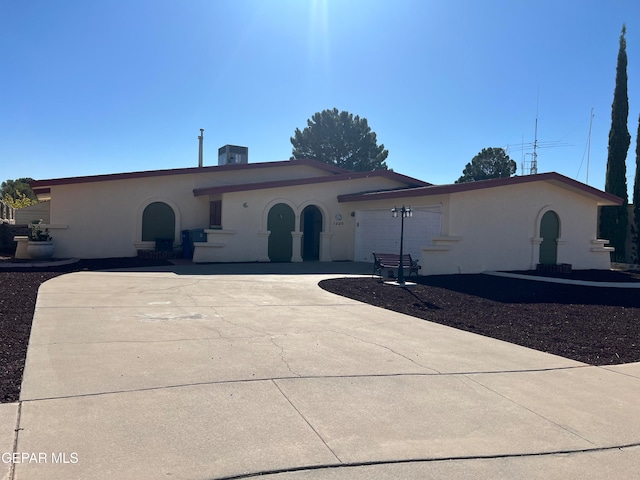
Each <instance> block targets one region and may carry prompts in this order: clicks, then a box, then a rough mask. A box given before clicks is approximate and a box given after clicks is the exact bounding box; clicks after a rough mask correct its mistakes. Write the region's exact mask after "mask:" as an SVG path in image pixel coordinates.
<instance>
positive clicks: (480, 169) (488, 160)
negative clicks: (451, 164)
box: [456, 147, 517, 183]
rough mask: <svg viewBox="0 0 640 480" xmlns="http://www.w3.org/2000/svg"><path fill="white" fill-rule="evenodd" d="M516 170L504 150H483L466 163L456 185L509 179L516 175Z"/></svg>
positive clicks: (514, 163)
mask: <svg viewBox="0 0 640 480" xmlns="http://www.w3.org/2000/svg"><path fill="white" fill-rule="evenodd" d="M516 168H517V165H516V162H514V161H513V160H511V158H509V155H507V152H506V151H505V150H504V148H491V147H490V148H483V149H482V151H481V152H480V153H478V154H477V155H476V156H475V157H473V158H472V159H471V162H469V163H467V166H466V167H464V170H463V171H462V176H461V177H460V178H459V179H458V180H456V183H466V182H477V181H478V180H488V179H490V178H503V177H510V176H511V175H513V174H514V173H516Z"/></svg>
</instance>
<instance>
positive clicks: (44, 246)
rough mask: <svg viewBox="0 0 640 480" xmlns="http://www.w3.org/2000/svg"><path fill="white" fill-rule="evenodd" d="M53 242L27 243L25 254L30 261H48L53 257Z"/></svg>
mask: <svg viewBox="0 0 640 480" xmlns="http://www.w3.org/2000/svg"><path fill="white" fill-rule="evenodd" d="M53 251H54V250H53V242H52V241H51V240H49V241H47V242H29V244H28V245H27V252H28V253H29V257H31V259H32V260H49V259H50V258H51V257H53Z"/></svg>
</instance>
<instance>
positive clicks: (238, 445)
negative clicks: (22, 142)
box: [0, 264, 640, 480]
mask: <svg viewBox="0 0 640 480" xmlns="http://www.w3.org/2000/svg"><path fill="white" fill-rule="evenodd" d="M354 267H356V268H358V267H359V266H358V265H357V264H351V265H349V264H344V266H342V267H332V268H331V270H335V269H336V268H342V269H344V270H345V271H346V270H348V269H353V268H354ZM360 267H361V268H362V269H361V270H360V271H363V272H368V270H364V267H362V266H360ZM221 268H222V269H223V270H224V267H220V266H197V267H189V266H179V267H175V268H174V269H173V270H174V271H155V272H154V271H146V272H133V273H132V272H109V273H106V272H99V273H97V272H82V273H74V274H69V275H65V276H61V277H57V278H55V279H53V280H50V281H49V282H47V283H45V284H44V285H43V286H42V287H41V289H40V292H39V295H38V302H37V306H36V313H35V318H34V323H33V329H32V332H31V341H30V344H29V350H28V357H27V365H26V369H25V374H24V381H23V386H22V393H21V401H20V402H19V403H16V404H6V405H0V425H3V426H4V427H3V428H2V430H3V431H0V451H1V452H16V453H17V455H18V458H17V459H16V458H14V459H13V460H18V461H19V463H18V462H15V461H13V462H6V461H5V460H7V456H4V458H3V463H0V478H8V479H10V480H15V479H19V480H23V479H28V480H38V479H47V480H52V479H65V480H68V479H115V478H117V479H136V480H145V479H154V480H155V479H159V478H171V479H207V480H208V479H223V478H226V479H229V478H248V477H249V476H253V475H255V474H258V473H266V475H265V477H261V478H271V479H278V480H292V479H344V480H347V479H371V478H376V479H383V480H384V479H424V478H446V479H456V478H460V479H461V478H465V479H467V478H469V479H471V478H473V479H495V478H505V479H507V478H508V479H512V478H540V479H543V478H544V479H563V480H564V479H571V478H580V479H591V478H593V479H602V478H617V479H626V478H637V477H638V475H640V365H638V364H631V365H625V366H619V367H607V368H598V367H591V366H587V365H584V364H581V363H578V362H575V361H571V360H567V359H564V358H560V357H557V356H553V355H548V354H544V353H541V352H537V351H534V350H529V349H526V348H523V347H518V346H515V345H512V344H508V343H505V342H501V341H498V340H494V339H490V338H487V337H482V336H478V335H474V334H471V333H467V332H463V331H459V330H455V329H452V328H448V327H444V326H441V325H437V324H432V323H429V322H426V321H423V320H420V319H416V318H413V317H408V316H405V315H401V314H398V313H394V312H390V311H386V310H383V309H380V308H376V307H372V306H369V305H364V304H361V303H358V302H355V301H353V300H349V299H346V298H342V297H339V296H335V295H332V294H330V293H328V292H325V291H323V290H321V289H320V288H319V287H318V286H317V283H318V281H319V280H321V279H323V278H328V277H331V276H335V275H336V273H337V270H335V271H332V272H330V273H317V274H306V275H300V274H295V272H294V271H289V272H288V273H287V272H282V273H279V274H275V273H272V274H263V275H255V274H252V273H258V271H247V272H246V274H243V275H233V274H222V273H225V272H224V271H221V270H220V269H221ZM246 268H247V269H248V270H250V267H249V266H247V267H246ZM251 268H254V269H255V268H256V267H255V266H254V267H251ZM264 268H274V266H270V267H264ZM296 268H300V267H296ZM323 268H327V267H323ZM156 270H158V269H156ZM159 270H163V269H159ZM164 270H168V269H166V268H165V269H164ZM212 273H219V275H211V274H212ZM227 273H230V272H227ZM389 288H395V287H389ZM14 429H15V430H16V431H17V433H16V432H14ZM23 454H24V456H23ZM27 457H28V458H27ZM65 462H66V463H65Z"/></svg>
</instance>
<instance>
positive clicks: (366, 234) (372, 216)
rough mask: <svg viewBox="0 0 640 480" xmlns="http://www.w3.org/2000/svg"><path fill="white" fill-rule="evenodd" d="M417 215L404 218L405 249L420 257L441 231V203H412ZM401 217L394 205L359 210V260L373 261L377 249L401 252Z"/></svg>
mask: <svg viewBox="0 0 640 480" xmlns="http://www.w3.org/2000/svg"><path fill="white" fill-rule="evenodd" d="M411 210H412V211H413V217H411V218H405V219H404V247H403V249H404V253H410V254H411V256H412V257H413V259H414V260H420V257H421V255H422V247H423V246H428V245H431V244H432V242H431V239H432V238H433V237H437V236H439V235H440V215H441V208H440V206H432V207H412V208H411ZM400 223H401V219H400V217H398V218H393V217H392V216H391V209H385V210H358V211H356V245H355V260H356V261H358V262H373V255H372V253H373V252H380V253H400Z"/></svg>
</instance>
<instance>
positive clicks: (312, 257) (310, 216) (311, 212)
mask: <svg viewBox="0 0 640 480" xmlns="http://www.w3.org/2000/svg"><path fill="white" fill-rule="evenodd" d="M300 231H301V232H302V259H303V260H305V261H317V260H319V259H320V232H322V212H321V211H320V209H319V208H318V207H316V206H315V205H309V206H308V207H306V208H305V209H304V210H303V211H302V216H301V217H300Z"/></svg>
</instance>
